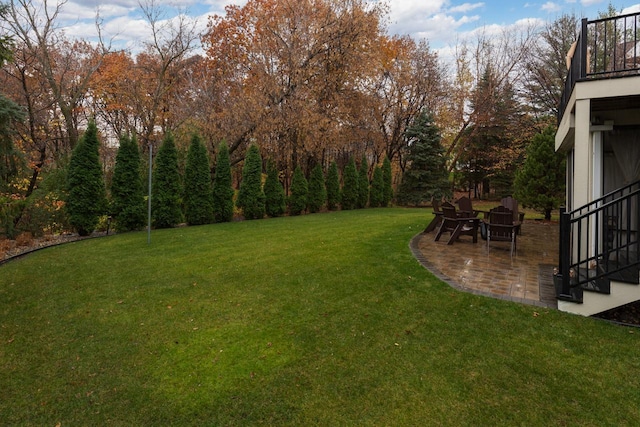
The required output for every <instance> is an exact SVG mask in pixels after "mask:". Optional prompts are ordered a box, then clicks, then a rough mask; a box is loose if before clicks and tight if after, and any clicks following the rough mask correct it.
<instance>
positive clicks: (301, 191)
mask: <svg viewBox="0 0 640 427" xmlns="http://www.w3.org/2000/svg"><path fill="white" fill-rule="evenodd" d="M308 195H309V184H308V182H307V179H306V178H305V177H304V174H303V173H302V169H301V168H300V166H299V165H298V166H296V169H295V170H294V171H293V178H291V195H290V196H289V213H290V214H291V215H300V214H301V213H302V212H304V210H305V209H306V208H307V201H308Z"/></svg>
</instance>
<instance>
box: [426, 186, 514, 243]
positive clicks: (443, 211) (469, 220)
mask: <svg viewBox="0 0 640 427" xmlns="http://www.w3.org/2000/svg"><path fill="white" fill-rule="evenodd" d="M455 203H456V204H457V205H458V208H457V209H456V206H455V205H454V204H452V203H450V202H444V203H442V205H440V203H439V202H438V201H435V200H434V202H433V213H434V215H435V217H434V219H433V220H432V221H431V222H430V223H429V225H428V226H427V228H425V230H424V232H425V233H429V232H432V231H435V230H437V232H436V236H435V241H439V240H440V237H442V235H443V234H444V233H449V240H448V241H447V244H448V245H451V244H453V243H454V242H455V241H456V240H458V239H459V238H460V236H471V237H472V239H473V243H477V242H478V230H479V229H480V230H481V235H482V238H483V239H486V241H487V249H489V248H490V246H491V242H496V241H499V242H510V243H511V255H512V256H513V254H514V252H515V251H516V244H517V235H518V234H520V232H521V226H522V221H523V220H524V213H520V212H518V201H517V200H516V199H514V198H513V197H511V196H509V197H505V198H503V199H502V200H501V201H500V205H499V206H496V207H495V208H493V209H491V210H489V211H480V210H474V209H473V205H472V202H471V199H469V198H468V197H461V198H459V199H458V200H457V201H456V202H455ZM480 214H482V218H481V217H480Z"/></svg>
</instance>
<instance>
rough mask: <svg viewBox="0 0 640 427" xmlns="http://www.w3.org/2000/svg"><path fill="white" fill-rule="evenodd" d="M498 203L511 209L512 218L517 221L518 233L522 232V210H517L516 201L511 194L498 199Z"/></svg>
mask: <svg viewBox="0 0 640 427" xmlns="http://www.w3.org/2000/svg"><path fill="white" fill-rule="evenodd" d="M500 204H501V205H502V206H504V207H505V208H508V209H511V211H512V212H513V220H514V221H516V222H518V223H519V224H518V229H517V230H516V231H517V232H518V234H522V228H521V227H520V226H521V225H522V223H523V222H524V212H518V201H517V200H516V199H514V198H513V197H511V196H507V197H504V198H503V199H502V200H500Z"/></svg>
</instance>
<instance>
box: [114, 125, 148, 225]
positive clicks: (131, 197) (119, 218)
mask: <svg viewBox="0 0 640 427" xmlns="http://www.w3.org/2000/svg"><path fill="white" fill-rule="evenodd" d="M141 164H142V161H141V158H140V150H138V142H137V141H136V139H135V137H133V138H131V137H129V136H128V135H123V136H121V137H120V147H119V148H118V154H117V155H116V165H115V167H114V169H113V179H112V180H111V214H112V215H113V216H114V218H115V229H116V230H117V231H133V230H139V229H141V228H142V227H143V226H144V225H145V222H146V214H147V212H146V205H145V201H144V187H143V185H142V174H141Z"/></svg>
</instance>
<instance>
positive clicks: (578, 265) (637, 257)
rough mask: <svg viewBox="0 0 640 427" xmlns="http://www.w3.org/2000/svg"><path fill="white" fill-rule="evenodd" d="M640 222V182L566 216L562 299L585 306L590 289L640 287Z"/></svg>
mask: <svg viewBox="0 0 640 427" xmlns="http://www.w3.org/2000/svg"><path fill="white" fill-rule="evenodd" d="M639 222H640V181H637V182H634V183H633V184H629V185H627V186H625V187H623V188H620V189H618V190H616V191H613V192H611V193H609V194H606V195H605V196H603V197H601V198H599V199H597V200H594V201H593V202H591V203H589V204H587V205H585V206H583V207H581V208H579V209H576V210H574V211H572V212H562V213H561V216H560V259H559V270H560V271H559V275H558V277H557V280H556V286H557V288H556V294H557V296H558V298H559V299H563V300H568V301H574V302H582V290H583V289H585V288H586V289H590V290H594V291H600V292H605V293H608V290H609V289H608V287H609V279H611V278H619V277H623V278H622V279H619V280H622V281H635V283H638V271H637V267H638V266H640V252H639V251H638V249H639V248H638V246H639V239H638V234H639V230H638V228H639V226H640V224H639ZM625 274H626V275H628V276H630V279H628V280H627V279H625V278H624V276H625Z"/></svg>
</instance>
